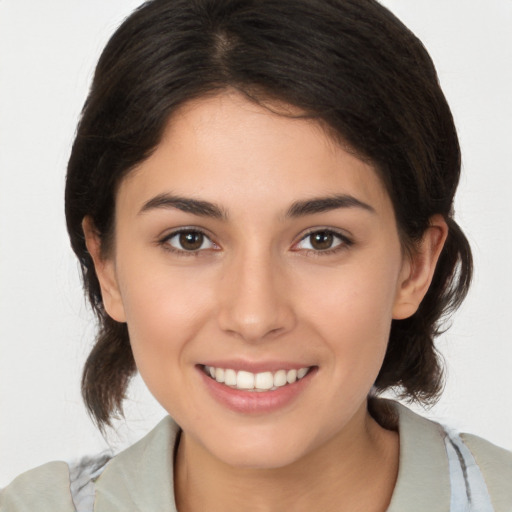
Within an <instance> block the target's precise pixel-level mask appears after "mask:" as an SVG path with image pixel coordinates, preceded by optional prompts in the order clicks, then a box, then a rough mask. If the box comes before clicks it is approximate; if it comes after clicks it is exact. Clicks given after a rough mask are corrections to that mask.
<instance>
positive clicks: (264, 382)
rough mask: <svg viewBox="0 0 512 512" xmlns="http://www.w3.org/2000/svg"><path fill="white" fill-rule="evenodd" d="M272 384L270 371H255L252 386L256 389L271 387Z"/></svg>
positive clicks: (272, 379)
mask: <svg viewBox="0 0 512 512" xmlns="http://www.w3.org/2000/svg"><path fill="white" fill-rule="evenodd" d="M273 386H274V376H273V375H272V372H263V373H257V374H256V378H255V379H254V387H255V388H257V389H271V388H272V387H273Z"/></svg>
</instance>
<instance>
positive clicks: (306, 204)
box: [139, 193, 376, 220]
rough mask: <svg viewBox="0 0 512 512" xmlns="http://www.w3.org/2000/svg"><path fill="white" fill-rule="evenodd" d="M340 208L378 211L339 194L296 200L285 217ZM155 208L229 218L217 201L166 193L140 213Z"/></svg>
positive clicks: (201, 215)
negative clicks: (212, 201)
mask: <svg viewBox="0 0 512 512" xmlns="http://www.w3.org/2000/svg"><path fill="white" fill-rule="evenodd" d="M338 208H361V209H363V210H366V211H369V212H371V213H376V212H375V209H374V208H373V207H372V206H370V205H369V204H367V203H364V202H363V201H360V200H359V199H357V198H355V197H354V196H351V195H349V194H338V195H333V196H327V197H317V198H313V199H305V200H302V201H296V202H294V203H293V204H292V205H291V206H290V208H288V210H287V212H286V215H285V218H297V217H305V216H306V215H313V214H315V213H323V212H327V211H331V210H337V209H338ZM154 209H177V210H181V211H183V212H186V213H192V214H193V215H198V216H200V217H211V218H214V219H220V220H227V218H228V214H227V212H226V211H225V210H224V209H223V208H222V207H220V206H218V205H216V204H215V203H211V202H209V201H201V200H199V199H192V198H187V197H181V196H175V195H172V194H165V193H164V194H158V195H157V196H155V197H153V198H152V199H150V200H149V201H146V202H145V203H144V205H143V206H142V208H141V209H140V211H139V215H140V214H142V213H145V212H147V211H149V210H154Z"/></svg>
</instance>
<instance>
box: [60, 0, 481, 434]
mask: <svg viewBox="0 0 512 512" xmlns="http://www.w3.org/2000/svg"><path fill="white" fill-rule="evenodd" d="M226 88H232V89H236V90H238V91H239V92H241V93H242V94H245V95H246V96H247V97H248V98H250V99H251V100H252V101H255V102H265V101H266V100H267V99H273V100H278V101H282V102H285V103H287V104H291V105H293V106H295V107H298V108H299V109H300V110H301V111H302V112H304V113H305V115H306V116H308V117H311V118H314V119H317V120H318V121H319V122H321V123H322V124H323V125H324V126H327V127H328V129H329V132H330V133H331V134H335V135H336V137H339V138H340V139H341V140H343V141H344V143H345V144H347V145H348V146H349V147H350V148H352V149H353V150H354V151H355V152H356V153H357V154H358V155H360V156H361V157H362V158H364V159H367V160H369V161H370V162H372V164H373V165H374V166H375V169H376V170H377V172H378V173H379V175H380V176H381V179H382V180H383V182H384V184H385V186H386V188H387V191H388V193H389V195H390V197H391V200H392V202H393V205H394V209H395V214H396V218H397V224H398V229H399V231H400V235H401V237H402V242H403V244H404V246H405V247H408V248H413V247H414V243H415V242H416V241H418V240H419V239H420V238H421V237H422V235H423V233H424V232H425V230H426V229H427V227H428V226H429V219H430V218H431V216H432V215H434V214H441V215H443V216H444V218H445V220H446V221H447V223H448V226H449V235H448V239H447V241H446V244H445V247H444V249H443V251H442V254H441V257H440V260H439V263H438V265H437V268H436V272H435V275H434V279H433V282H432V285H431V287H430V289H429V291H428V293H427V295H426V297H425V298H424V300H423V302H422V303H421V305H420V307H419V309H418V311H417V312H416V313H415V314H414V315H413V316H412V317H410V318H408V319H406V320H399V321H396V320H395V321H393V324H392V328H391V335H390V339H389V346H388V350H387V354H386V357H385V360H384V364H383V366H382V369H381V372H380V374H379V376H378V378H377V381H376V383H375V386H376V389H377V390H384V389H388V388H392V387H394V388H397V389H398V390H399V391H401V392H402V393H403V395H404V396H408V397H410V398H412V399H417V400H424V401H426V400H429V399H433V398H434V397H436V395H437V394H438V393H439V391H440V389H441V387H442V370H441V365H440V363H439V358H438V355H437V352H436V350H435V347H434V344H433V340H434V337H435V336H436V335H437V334H438V333H439V329H440V325H441V320H442V318H443V316H444V315H446V314H447V313H449V312H451V311H452V310H454V309H455V308H456V307H457V306H458V305H459V304H460V302H461V301H462V299H463V298H464V296H465V294H466V292H467V289H468V286H469V282H470V279H471V270H472V263H471V251H470V248H469V245H468V242H467V240H466V238H465V237H464V235H463V233H462V232H461V230H460V228H459V227H458V226H457V224H456V223H455V221H454V220H453V217H452V215H453V210H452V205H453V198H454V194H455V190H456V187H457V183H458V180H459V173H460V150H459V144H458V139H457V134H456V131H455V127H454V123H453V119H452V115H451V112H450V109H449V107H448V105H447V103H446V100H445V97H444V95H443V93H442V91H441V89H440V86H439V83H438V80H437V76H436V71H435V69H434V66H433V64H432V61H431V59H430V57H429V55H428V53H427V51H426V50H425V48H424V47H423V45H422V44H421V42H420V41H419V40H418V39H417V38H416V37H415V36H414V35H413V34H412V33H411V32H410V31H409V30H408V29H407V28H406V27H405V26H404V25H403V24H402V23H401V22H400V21H399V20H398V19H397V18H395V17H394V16H393V15H392V14H391V13H390V12H389V11H388V10H386V9H385V8H384V7H382V6H381V5H380V4H378V3H377V2H376V1H374V0H153V1H150V2H147V3H145V4H144V5H142V6H141V7H140V8H138V9H137V10H136V11H135V12H134V13H133V14H132V15H131V16H130V17H128V18H127V19H126V20H125V22H124V23H123V24H122V25H121V26H120V27H119V29H118V30H117V31H116V33H115V34H114V35H113V36H112V38H111V39H110V41H109V43H108V44H107V46H106V48H105V50H104V51H103V54H102V55H101V58H100V60H99V63H98V65H97V68H96V72H95V75H94V80H93V83H92V87H91V90H90V93H89V96H88V98H87V100H86V103H85V106H84V108H83V112H82V117H81V120H80V123H79V126H78V131H77V134H76V139H75V142H74V145H73V149H72V153H71V157H70V159H69V166H68V174H67V182H66V218H67V226H68V231H69V235H70V238H71V245H72V247H73V250H74V251H75V253H76V254H77V256H78V258H79V260H80V264H81V268H82V272H83V280H84V286H85V289H86V291H87V293H88V297H89V300H90V302H91V304H92V307H93V309H94V311H95V312H96V314H97V317H98V319H99V333H98V336H97V339H96V344H95V346H94V348H93V349H92V352H91V354H90V356H89V358H88V360H87V362H86V365H85V369H84V373H83V381H82V391H83V396H84V399H85V403H86V405H87V407H88V409H89V411H90V413H91V414H92V416H93V418H94V419H95V421H96V422H97V423H98V425H99V426H100V427H104V426H105V425H108V424H109V423H110V419H111V416H112V414H115V413H116V412H122V401H123V398H124V395H125V392H126V388H127V385H128V383H129V380H130V378H131V376H132V375H133V374H134V372H135V370H136V368H135V363H134V359H133V355H132V351H131V348H130V342H129V338H128V331H127V327H126V325H125V324H120V323H117V322H115V321H114V320H112V319H111V318H110V317H108V315H107V314H106V312H105V310H104V308H103V303H102V298H101V293H100V287H99V283H98V279H97V276H96V273H95V270H94V266H93V262H92V259H91V256H90V255H89V253H88V252H87V249H86V246H85V241H84V234H83V231H82V226H81V223H82V220H83V219H84V217H85V216H90V217H91V218H92V220H93V222H94V224H95V227H96V229H97V231H98V233H99V234H100V237H101V239H102V243H103V246H104V247H103V248H104V249H105V250H108V244H109V240H111V235H112V233H113V224H114V215H113V214H114V202H115V194H116V187H117V185H118V184H119V183H120V181H121V180H122V179H123V177H124V176H126V174H127V173H129V172H130V170H131V169H133V167H134V166H135V165H137V164H139V163H140V162H142V161H143V160H144V159H146V158H147V157H148V156H149V155H150V154H151V152H152V151H153V150H154V148H155V147H156V146H157V145H158V143H159V141H160V138H161V135H162V132H163V130H164V128H165V126H166V123H167V122H168V120H169V117H170V116H172V114H173V112H175V111H176V109H177V108H179V107H180V106H181V105H183V104H184V103H185V102H187V101H190V100H192V99H195V98H199V97H201V96H204V95H206V94H215V93H216V92H219V91H221V90H223V89H226Z"/></svg>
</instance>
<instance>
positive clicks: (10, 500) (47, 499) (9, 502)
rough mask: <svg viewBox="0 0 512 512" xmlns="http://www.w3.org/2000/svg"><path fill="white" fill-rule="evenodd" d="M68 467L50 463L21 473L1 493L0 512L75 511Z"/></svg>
mask: <svg viewBox="0 0 512 512" xmlns="http://www.w3.org/2000/svg"><path fill="white" fill-rule="evenodd" d="M69 485H70V481H69V467H68V465H67V464H66V463H65V462H49V463H48V464H44V465H42V466H39V467H37V468H34V469H32V470H30V471H27V472H26V473H23V474H21V475H20V476H18V477H17V478H16V479H14V480H13V481H12V483H11V484H10V485H8V486H7V487H5V488H4V489H2V491H0V512H29V511H33V510H38V512H61V511H62V512H64V511H66V512H68V511H72V510H74V506H73V500H72V498H71V492H70V488H69Z"/></svg>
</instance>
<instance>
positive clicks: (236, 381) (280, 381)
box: [204, 366, 310, 391]
mask: <svg viewBox="0 0 512 512" xmlns="http://www.w3.org/2000/svg"><path fill="white" fill-rule="evenodd" d="M204 370H205V372H206V374H207V375H210V377H212V379H215V380H216V381H217V382H219V383H221V384H222V383H223V384H225V385H226V386H230V387H233V388H236V389H241V390H245V391H269V390H271V391H274V390H276V389H278V388H280V387H282V386H286V385H287V384H293V383H294V382H296V381H298V380H300V379H302V378H303V377H304V376H305V375H306V374H307V373H308V372H309V370H310V367H304V368H299V369H298V370H296V369H292V370H278V371H276V372H274V373H273V372H260V373H251V372H246V371H244V370H240V371H238V372H236V371H235V370H232V369H230V368H227V369H224V368H215V367H213V366H205V367H204Z"/></svg>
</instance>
